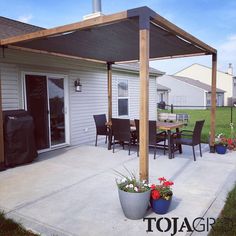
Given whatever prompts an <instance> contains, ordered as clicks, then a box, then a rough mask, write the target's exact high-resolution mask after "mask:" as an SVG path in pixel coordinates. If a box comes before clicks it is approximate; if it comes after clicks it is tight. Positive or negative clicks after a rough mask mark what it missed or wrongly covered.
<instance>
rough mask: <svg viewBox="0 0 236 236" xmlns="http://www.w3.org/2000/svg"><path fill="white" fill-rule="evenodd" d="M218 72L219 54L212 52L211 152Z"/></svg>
mask: <svg viewBox="0 0 236 236" xmlns="http://www.w3.org/2000/svg"><path fill="white" fill-rule="evenodd" d="M216 73H217V54H216V53H214V54H212V80H211V134H210V152H212V153H213V152H215V148H214V144H215V123H216Z"/></svg>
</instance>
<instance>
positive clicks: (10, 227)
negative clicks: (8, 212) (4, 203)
mask: <svg viewBox="0 0 236 236" xmlns="http://www.w3.org/2000/svg"><path fill="white" fill-rule="evenodd" d="M0 236H39V235H38V234H34V233H32V232H30V231H27V230H25V229H24V228H23V227H22V226H21V225H20V224H18V223H16V222H14V221H13V220H11V219H6V218H5V216H4V214H3V213H2V212H0Z"/></svg>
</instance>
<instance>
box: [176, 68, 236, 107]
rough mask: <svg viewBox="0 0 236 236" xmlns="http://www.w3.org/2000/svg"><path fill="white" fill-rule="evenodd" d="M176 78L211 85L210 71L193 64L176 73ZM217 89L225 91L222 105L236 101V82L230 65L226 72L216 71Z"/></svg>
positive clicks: (228, 104) (229, 104)
mask: <svg viewBox="0 0 236 236" xmlns="http://www.w3.org/2000/svg"><path fill="white" fill-rule="evenodd" d="M175 75H176V76H183V77H189V78H192V79H195V80H199V81H201V82H203V83H206V84H208V85H211V77H212V69H211V68H209V67H207V66H203V65H200V64H193V65H191V66H189V67H187V68H185V69H183V70H181V71H179V72H177V73H175ZM216 87H217V88H220V89H223V90H224V91H225V99H224V105H225V106H231V105H232V100H233V99H234V100H235V99H236V80H235V79H234V77H233V69H232V65H231V64H229V68H228V72H227V73H225V72H221V71H217V84H216Z"/></svg>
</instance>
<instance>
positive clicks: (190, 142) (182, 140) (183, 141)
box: [175, 138, 193, 145]
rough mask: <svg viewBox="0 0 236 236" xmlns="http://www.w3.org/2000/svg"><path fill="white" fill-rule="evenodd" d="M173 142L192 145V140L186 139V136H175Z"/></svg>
mask: <svg viewBox="0 0 236 236" xmlns="http://www.w3.org/2000/svg"><path fill="white" fill-rule="evenodd" d="M175 143H177V144H185V145H192V144H193V141H192V139H187V138H177V139H175Z"/></svg>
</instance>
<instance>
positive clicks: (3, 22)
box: [0, 16, 44, 39]
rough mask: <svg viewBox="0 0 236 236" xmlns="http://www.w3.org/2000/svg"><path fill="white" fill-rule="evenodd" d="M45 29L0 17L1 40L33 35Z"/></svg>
mask: <svg viewBox="0 0 236 236" xmlns="http://www.w3.org/2000/svg"><path fill="white" fill-rule="evenodd" d="M42 29H44V28H41V27H38V26H35V25H30V24H26V23H23V22H20V21H16V20H12V19H9V18H5V17H2V16H0V39H5V38H9V37H13V36H17V35H21V34H27V33H32V32H35V31H39V30H42Z"/></svg>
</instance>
